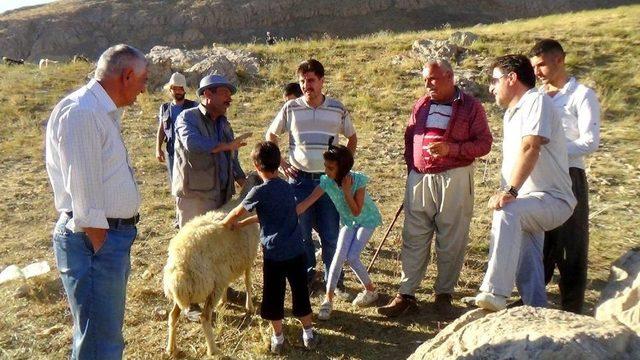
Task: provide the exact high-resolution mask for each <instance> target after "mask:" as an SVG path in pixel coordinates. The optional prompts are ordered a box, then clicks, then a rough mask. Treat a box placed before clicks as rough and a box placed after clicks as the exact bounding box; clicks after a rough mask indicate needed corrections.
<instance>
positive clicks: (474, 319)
mask: <svg viewBox="0 0 640 360" xmlns="http://www.w3.org/2000/svg"><path fill="white" fill-rule="evenodd" d="M638 354H640V337H638V335H637V334H636V333H635V332H633V331H632V330H631V329H629V328H628V327H626V326H625V325H623V324H620V323H618V322H616V321H606V322H602V321H598V320H596V319H594V318H592V317H589V316H584V315H576V314H573V313H569V312H564V311H560V310H553V309H545V308H534V307H530V306H521V307H516V308H512V309H506V310H503V311H499V312H496V313H488V312H487V311H485V310H481V309H477V310H473V311H471V312H468V313H466V314H465V315H463V316H461V317H460V318H459V319H457V320H456V321H454V322H453V323H451V324H450V325H449V326H447V327H446V328H444V329H443V330H442V331H441V332H440V333H439V334H438V335H436V337H434V338H433V339H431V340H429V341H427V342H425V343H424V344H422V345H421V346H420V347H418V349H417V350H416V351H415V352H414V353H413V354H412V355H411V356H410V357H409V359H412V360H418V359H467V360H471V359H483V360H484V359H496V360H497V359H505V360H506V359H518V360H521V359H522V360H527V359H582V360H588V359H593V360H597V359H620V360H622V359H637V358H638Z"/></svg>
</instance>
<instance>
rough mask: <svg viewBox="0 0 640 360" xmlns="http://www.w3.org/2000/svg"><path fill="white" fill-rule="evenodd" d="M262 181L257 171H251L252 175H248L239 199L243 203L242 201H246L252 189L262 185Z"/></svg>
mask: <svg viewBox="0 0 640 360" xmlns="http://www.w3.org/2000/svg"><path fill="white" fill-rule="evenodd" d="M262 182H263V181H262V179H261V178H260V175H258V173H257V172H255V171H251V172H250V173H248V174H247V179H246V181H245V184H244V186H243V187H242V190H241V191H240V194H239V195H238V199H240V200H241V201H242V199H244V198H245V197H246V196H247V194H248V193H249V191H250V190H251V189H253V187H254V186H256V185H260V184H262Z"/></svg>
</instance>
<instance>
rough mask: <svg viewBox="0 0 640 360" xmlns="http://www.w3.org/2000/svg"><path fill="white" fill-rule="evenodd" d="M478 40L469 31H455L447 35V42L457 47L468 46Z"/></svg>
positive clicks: (476, 36)
mask: <svg viewBox="0 0 640 360" xmlns="http://www.w3.org/2000/svg"><path fill="white" fill-rule="evenodd" d="M478 38H479V37H478V35H476V34H474V33H472V32H470V31H456V32H454V33H452V34H451V35H449V41H450V42H452V43H454V44H456V45H459V46H469V45H471V44H473V43H474V42H475V41H476V40H478Z"/></svg>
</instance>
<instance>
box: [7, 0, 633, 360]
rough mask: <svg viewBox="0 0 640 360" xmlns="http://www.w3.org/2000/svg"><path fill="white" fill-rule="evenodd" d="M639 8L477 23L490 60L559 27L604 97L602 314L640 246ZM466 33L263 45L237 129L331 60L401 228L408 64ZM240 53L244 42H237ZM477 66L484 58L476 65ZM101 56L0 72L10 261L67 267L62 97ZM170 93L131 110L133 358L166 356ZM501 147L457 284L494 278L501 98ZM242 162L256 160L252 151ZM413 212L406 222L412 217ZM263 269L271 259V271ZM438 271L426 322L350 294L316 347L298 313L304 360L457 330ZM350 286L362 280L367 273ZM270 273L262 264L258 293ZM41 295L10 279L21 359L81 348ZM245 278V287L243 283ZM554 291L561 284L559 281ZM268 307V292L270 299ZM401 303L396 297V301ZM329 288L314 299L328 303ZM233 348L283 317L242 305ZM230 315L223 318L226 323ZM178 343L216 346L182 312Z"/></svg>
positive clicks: (425, 296) (293, 329)
mask: <svg viewBox="0 0 640 360" xmlns="http://www.w3.org/2000/svg"><path fill="white" fill-rule="evenodd" d="M638 18H640V6H631V7H623V8H618V9H612V10H604V11H592V12H580V13H575V14H568V15H556V16H549V17H544V18H539V19H533V20H527V21H517V22H509V23H505V24H494V25H488V26H478V27H474V28H471V29H470V30H471V31H473V32H476V33H478V34H480V35H481V37H482V40H481V41H480V42H477V43H476V44H474V45H473V49H474V50H475V51H477V52H478V53H479V54H481V55H483V56H486V57H493V56H496V55H500V54H503V53H504V52H517V51H526V50H527V49H528V48H529V46H531V45H532V43H533V41H534V39H535V38H539V37H547V36H553V37H556V38H558V39H560V40H561V41H562V42H563V44H564V45H565V48H566V49H567V50H568V51H569V52H570V56H569V66H570V68H571V70H572V72H573V73H575V74H577V75H578V77H579V78H580V79H581V80H583V81H585V82H587V83H589V84H591V85H593V86H594V87H595V89H596V91H597V93H598V94H599V96H600V99H601V101H602V105H603V122H602V145H601V148H600V150H599V152H597V153H596V154H595V155H594V156H591V157H590V158H589V161H588V166H589V181H590V186H591V189H590V197H591V214H592V219H591V247H590V274H589V279H590V282H589V287H588V293H587V299H588V306H589V311H592V308H593V305H594V303H595V302H596V300H597V296H598V293H599V290H600V289H601V288H602V286H603V284H604V281H605V280H606V278H607V276H608V267H609V264H610V263H611V262H612V261H613V260H614V259H615V258H617V257H618V256H620V255H621V254H623V253H624V252H625V251H626V250H627V249H629V248H631V247H633V246H637V245H638V244H640V241H639V240H638V238H639V237H640V236H639V235H640V230H639V227H638V221H637V219H638V215H639V214H638V213H639V211H638V207H639V205H640V203H639V201H638V195H639V191H640V187H639V186H638V185H639V184H640V166H639V165H638V164H640V161H639V160H640V150H639V149H640V146H638V145H640V144H639V141H638V138H639V135H640V132H639V131H638V120H639V116H638V108H639V105H640V75H638V74H639V73H640V72H639V71H638V70H640V67H639V64H640V62H639V61H638V58H640V50H639V49H640V23H638V21H637V19H638ZM451 31H452V30H450V29H445V30H441V31H428V32H427V31H425V32H414V33H403V34H388V33H379V34H375V35H371V36H366V37H361V38H356V39H348V40H319V41H310V42H302V43H300V42H284V43H280V44H278V45H276V46H273V47H265V46H259V45H251V46H249V49H250V50H252V51H256V52H258V53H259V54H261V55H262V57H263V59H264V66H263V69H262V70H261V73H260V77H259V78H258V79H255V80H247V81H245V82H244V83H243V84H242V86H241V88H240V91H239V92H238V94H237V95H236V96H235V98H234V106H232V109H231V111H230V112H231V113H230V119H231V121H232V124H233V126H234V128H235V129H236V131H237V132H243V131H247V130H252V131H254V132H255V133H256V135H255V136H254V138H253V139H252V140H254V141H258V139H259V137H260V136H261V134H262V133H263V132H264V129H265V128H266V126H267V124H268V123H269V121H270V120H271V118H272V117H273V116H274V114H275V112H276V111H277V110H278V108H279V106H280V105H281V103H280V90H279V87H280V86H281V84H283V83H286V82H288V81H290V80H293V79H294V74H293V69H294V68H295V65H296V64H297V63H298V62H299V61H300V60H302V59H304V58H307V57H309V56H317V57H318V58H319V59H320V60H321V61H322V62H323V63H324V64H325V67H326V68H327V70H328V75H327V81H326V83H327V88H328V89H327V90H328V92H329V94H331V95H335V96H336V97H338V98H340V99H342V100H343V101H344V103H345V104H346V105H347V107H348V108H350V109H351V112H352V115H353V118H354V119H355V123H356V127H357V129H358V134H359V138H360V145H359V150H358V156H357V164H356V168H357V169H359V170H362V171H364V172H366V173H367V174H369V175H370V176H371V178H372V179H373V182H372V184H371V186H370V189H369V191H370V192H371V194H372V197H373V198H374V199H375V200H376V201H377V203H378V205H379V206H380V208H381V210H382V213H383V217H384V219H385V220H386V224H385V226H384V227H386V225H387V224H388V222H389V221H390V219H391V217H392V216H393V214H394V213H395V211H396V209H397V207H398V206H399V205H400V202H401V201H402V194H403V187H404V173H405V170H404V165H403V161H402V149H403V142H402V132H403V127H404V123H405V121H406V118H407V116H408V115H409V111H410V106H411V104H412V102H413V101H414V100H415V99H416V98H417V97H418V96H419V95H420V94H421V93H422V91H423V90H422V83H421V80H420V78H419V77H418V76H417V75H416V70H417V69H418V67H419V64H418V63H417V62H416V61H414V60H411V59H409V58H405V60H403V61H402V62H401V63H400V64H399V65H391V61H392V60H393V59H394V58H395V57H397V56H398V55H407V52H408V50H409V49H410V47H411V43H412V42H413V41H414V40H416V39H419V38H439V39H442V38H446V37H447V36H448V34H449V33H450V32H451ZM232 46H233V47H241V46H242V45H239V44H234V45H232ZM465 65H467V66H474V64H473V63H465ZM88 72H89V68H88V65H86V64H74V65H60V66H53V67H49V68H47V69H44V70H43V71H39V70H38V69H37V68H36V67H35V66H25V67H13V68H8V67H4V66H3V67H0V103H2V107H0V118H1V119H2V120H3V126H2V127H1V128H0V156H1V158H2V162H1V163H0V173H1V174H2V176H1V177H0V189H2V192H1V193H0V202H1V203H2V207H0V219H1V223H2V230H3V231H2V233H1V235H0V268H4V267H5V266H7V265H9V264H18V265H21V266H24V265H26V264H28V263H32V262H35V261H38V260H43V259H44V260H48V261H49V262H50V263H51V264H53V263H54V259H53V255H52V251H51V236H50V232H51V230H52V227H53V222H54V220H55V218H56V214H55V210H54V208H53V204H52V203H53V202H52V196H51V191H50V186H49V184H48V180H47V175H46V172H45V168H44V164H43V135H44V124H45V121H46V119H47V117H48V115H49V113H50V111H51V109H52V107H53V105H54V104H55V103H56V102H57V101H58V100H59V99H60V98H62V97H63V96H64V95H65V94H66V93H68V92H69V91H71V90H72V89H75V88H77V87H78V86H80V85H81V84H82V83H83V82H84V81H85V79H84V78H85V75H86V74H87V73H88ZM163 101H165V94H162V93H151V94H145V95H144V96H142V97H141V98H140V99H139V102H138V104H137V105H135V106H134V107H132V108H130V109H128V110H127V112H126V114H125V116H124V121H123V128H124V136H125V140H126V143H127V145H128V148H129V151H130V155H131V157H132V159H133V161H134V166H135V168H136V173H137V178H138V180H139V182H140V188H141V190H142V192H143V198H144V202H143V205H142V209H141V214H142V219H143V220H142V223H141V224H140V227H139V230H140V233H139V237H138V239H137V240H136V243H135V245H134V247H133V251H132V262H133V266H132V273H131V278H130V282H129V296H128V305H127V306H128V307H127V315H126V326H125V338H126V341H127V355H128V357H129V358H135V359H143V358H159V357H161V352H162V348H163V346H164V342H165V333H166V324H165V322H164V320H161V319H157V318H155V317H154V315H153V314H154V311H155V309H156V308H159V309H167V310H168V309H169V303H168V301H167V300H166V299H164V297H163V295H162V292H161V269H162V266H163V265H164V262H165V260H166V247H167V244H168V241H169V239H170V238H171V236H172V235H173V234H174V232H175V230H174V229H172V228H171V226H170V223H171V220H172V217H173V200H172V199H171V197H170V195H169V193H168V191H167V181H166V174H165V168H164V166H163V165H160V164H158V163H157V162H156V161H155V159H154V152H153V148H154V139H155V135H154V134H155V127H156V125H155V113H156V109H157V107H158V105H159V104H160V103H161V102H163ZM485 106H486V108H487V111H488V113H489V116H490V122H491V125H492V129H493V133H494V135H495V137H496V144H495V145H494V149H493V151H492V152H491V154H490V155H488V156H487V157H486V158H485V159H482V160H480V161H478V162H477V168H476V208H475V217H474V219H473V223H472V229H471V243H470V245H469V249H468V255H467V260H466V263H465V267H464V269H463V273H462V277H461V280H460V283H459V288H458V294H457V295H456V297H457V298H458V299H459V297H461V296H466V295H471V294H473V293H474V292H475V291H476V289H477V287H478V284H479V281H480V280H481V277H482V275H483V267H484V264H485V260H486V252H487V234H488V229H489V215H490V213H489V211H488V210H487V209H486V206H485V204H486V201H487V199H488V196H489V194H490V193H491V192H492V190H493V189H495V188H496V186H497V182H498V171H497V170H498V163H499V160H500V152H499V146H498V145H499V143H500V140H501V139H500V137H501V136H500V135H501V129H500V122H501V111H500V110H498V109H497V108H496V107H495V106H494V105H493V104H491V103H490V102H486V103H485ZM241 155H242V159H243V163H244V164H248V161H247V157H248V150H247V149H243V151H242V153H241ZM401 221H402V219H400V222H399V224H401ZM399 228H400V226H396V228H395V230H394V231H393V232H392V233H391V235H390V238H389V240H388V243H387V245H386V246H385V248H384V250H383V252H382V254H381V256H380V258H379V260H378V262H377V263H376V266H375V267H374V269H373V273H372V278H373V280H374V281H375V282H376V283H377V284H379V285H380V287H381V290H382V292H383V293H387V294H389V295H391V294H393V293H394V292H395V291H396V290H397V281H398V277H399V263H398V261H397V255H398V249H399ZM383 232H384V231H383V229H380V230H379V231H377V232H376V234H375V235H374V237H373V239H372V243H371V244H370V246H369V247H368V249H367V250H366V251H365V253H364V259H365V261H368V260H369V259H370V257H371V255H372V253H373V251H372V250H373V247H374V246H375V245H377V244H378V242H379V241H380V240H381V237H382V234H383ZM259 266H260V265H259V264H257V265H256V269H259V268H260V267H259ZM434 270H435V269H434V268H433V266H430V268H429V271H428V275H427V278H426V279H425V281H424V282H423V287H422V288H421V289H420V291H419V292H418V294H417V296H418V300H419V301H420V305H421V309H422V310H421V311H420V312H419V313H418V314H417V315H415V316H412V317H405V318H401V319H399V320H393V321H388V320H387V319H383V318H381V317H379V316H377V315H376V313H375V310H374V309H373V308H371V309H365V310H354V309H352V308H351V307H350V305H349V304H347V303H339V302H338V303H337V311H336V312H335V316H334V319H332V320H331V321H329V322H326V323H317V327H318V329H319V331H320V333H321V335H322V336H323V344H322V346H321V347H320V348H319V349H318V350H317V351H316V352H312V353H306V352H304V351H303V350H302V349H301V344H300V342H301V341H300V328H299V326H298V325H297V324H296V322H295V321H294V320H291V319H288V320H287V321H286V334H285V335H286V337H287V338H288V339H289V341H290V342H291V344H292V346H291V347H289V349H290V350H289V351H288V355H289V356H290V357H292V358H303V357H304V358H308V357H310V358H332V359H334V358H336V359H340V358H356V359H358V358H359V359H371V358H401V357H405V356H406V355H408V354H410V353H411V352H413V350H414V349H415V348H416V347H417V346H418V344H419V343H420V342H422V341H424V340H425V339H428V338H430V337H432V336H433V335H434V334H436V333H437V332H438V330H439V329H440V328H442V327H444V326H445V325H446V323H444V322H441V321H440V320H439V319H438V318H437V316H435V315H434V314H433V313H432V311H431V308H430V305H429V301H430V300H431V298H432V295H431V291H432V283H433V276H434ZM347 280H348V281H347V286H348V287H350V288H351V289H352V290H356V289H357V286H356V285H357V284H356V282H355V277H354V276H353V274H351V273H350V272H349V273H348V275H347ZM261 283H262V281H261V277H260V275H259V271H256V279H255V287H256V289H255V290H256V293H257V294H260V287H261ZM32 285H33V286H32V292H31V293H30V294H29V296H27V297H26V298H21V299H14V297H13V292H14V290H15V288H16V286H17V285H15V284H12V285H8V286H4V287H2V288H0V299H2V301H3V302H4V306H3V307H2V309H1V310H0V357H3V358H12V359H34V358H52V359H62V358H65V357H66V356H68V351H69V345H70V341H71V339H70V324H71V319H70V315H69V311H68V310H67V305H66V302H65V299H64V295H63V292H62V290H61V285H60V281H59V280H58V278H57V274H56V273H55V272H52V273H51V274H49V275H47V276H44V277H43V278H41V279H38V280H37V281H34V282H33V283H32ZM237 287H238V288H242V287H241V286H237ZM549 291H550V293H551V294H552V299H553V298H555V296H556V295H557V287H556V286H555V285H551V286H550V287H549ZM255 300H256V302H258V303H259V301H260V296H259V295H258V296H257V298H256V299H255ZM385 300H386V299H385ZM319 303H320V298H314V299H313V300H312V304H313V306H314V308H317V306H318V305H319ZM218 319H219V320H218V321H217V323H216V329H217V331H218V332H219V333H220V338H219V342H220V346H221V348H222V349H224V350H225V351H227V353H228V355H229V356H230V357H231V358H243V359H244V358H261V357H265V356H267V355H266V352H265V349H266V347H265V346H266V345H265V344H266V341H267V339H268V335H269V332H268V326H267V325H268V324H267V323H266V322H264V321H262V320H261V319H260V318H259V317H258V316H254V317H245V316H243V314H242V311H241V307H239V306H235V305H231V306H230V307H229V308H228V309H227V310H225V311H224V314H223V315H221V316H218ZM221 319H224V320H221ZM179 326H180V327H179V335H178V336H179V346H180V348H181V349H182V351H183V352H182V357H184V358H187V359H191V358H193V359H196V358H200V357H202V356H203V355H204V354H205V344H204V338H203V336H202V334H201V331H200V327H199V326H197V325H195V324H189V323H186V322H181V323H180V325H179Z"/></svg>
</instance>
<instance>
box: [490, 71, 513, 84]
mask: <svg viewBox="0 0 640 360" xmlns="http://www.w3.org/2000/svg"><path fill="white" fill-rule="evenodd" d="M507 75H509V74H502V75H500V76H498V77H495V76H492V77H491V79H489V84H490V85H496V84H497V83H498V81H500V79H502V78H503V77H505V76H507Z"/></svg>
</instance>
